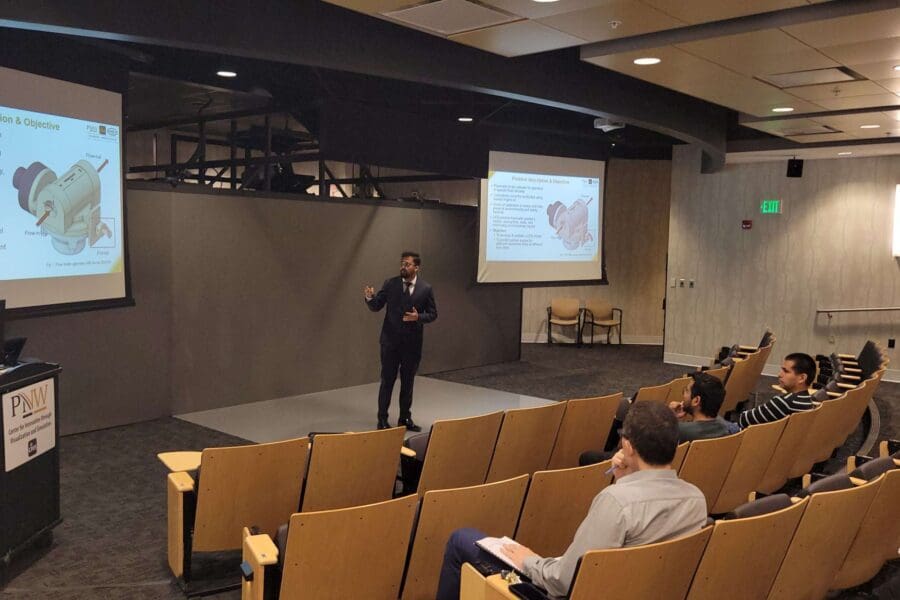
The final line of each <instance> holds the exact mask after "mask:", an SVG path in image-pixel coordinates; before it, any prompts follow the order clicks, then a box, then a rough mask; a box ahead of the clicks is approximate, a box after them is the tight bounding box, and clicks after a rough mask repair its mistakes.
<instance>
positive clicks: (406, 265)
mask: <svg viewBox="0 0 900 600" xmlns="http://www.w3.org/2000/svg"><path fill="white" fill-rule="evenodd" d="M400 266H401V267H414V266H416V263H414V262H409V261H405V260H401V261H400Z"/></svg>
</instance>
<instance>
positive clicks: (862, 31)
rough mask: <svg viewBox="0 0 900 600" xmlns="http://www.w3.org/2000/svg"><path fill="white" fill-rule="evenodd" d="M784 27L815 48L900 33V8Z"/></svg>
mask: <svg viewBox="0 0 900 600" xmlns="http://www.w3.org/2000/svg"><path fill="white" fill-rule="evenodd" d="M782 29H783V30H784V31H786V32H787V33H789V34H791V35H792V36H794V37H795V38H797V39H798V40H801V41H803V42H805V43H807V44H809V45H810V46H812V47H814V48H822V47H824V46H838V45H844V44H856V43H859V42H867V41H870V40H877V39H884V38H890V37H895V36H897V35H898V34H900V33H898V32H900V8H895V9H891V10H880V11H877V12H871V13H865V14H859V15H852V16H849V17H839V18H837V19H827V20H825V21H815V22H812V23H803V24H802V25H791V26H789V27H782Z"/></svg>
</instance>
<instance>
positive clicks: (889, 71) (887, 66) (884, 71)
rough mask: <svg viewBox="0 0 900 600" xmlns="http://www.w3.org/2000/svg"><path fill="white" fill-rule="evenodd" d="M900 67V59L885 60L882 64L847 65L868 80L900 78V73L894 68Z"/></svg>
mask: <svg viewBox="0 0 900 600" xmlns="http://www.w3.org/2000/svg"><path fill="white" fill-rule="evenodd" d="M897 65H900V59H896V58H895V59H893V60H883V61H880V62H874V63H866V64H864V65H861V64H854V63H851V64H849V65H847V66H848V67H850V68H851V69H853V70H854V71H856V72H857V73H859V74H860V75H862V76H863V77H867V78H868V79H873V80H874V79H891V78H897V77H900V71H895V70H894V67H895V66H897Z"/></svg>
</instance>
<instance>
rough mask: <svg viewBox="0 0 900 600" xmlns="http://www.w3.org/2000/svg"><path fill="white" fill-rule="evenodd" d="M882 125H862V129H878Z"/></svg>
mask: <svg viewBox="0 0 900 600" xmlns="http://www.w3.org/2000/svg"><path fill="white" fill-rule="evenodd" d="M879 127H881V125H860V126H859V128H860V129H878V128H879Z"/></svg>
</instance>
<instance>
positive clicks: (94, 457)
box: [0, 345, 900, 600]
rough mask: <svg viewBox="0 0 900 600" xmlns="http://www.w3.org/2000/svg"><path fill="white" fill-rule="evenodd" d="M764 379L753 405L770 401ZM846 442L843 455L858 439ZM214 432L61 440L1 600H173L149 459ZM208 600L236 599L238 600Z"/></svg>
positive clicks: (896, 390)
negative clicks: (37, 514) (45, 502)
mask: <svg viewBox="0 0 900 600" xmlns="http://www.w3.org/2000/svg"><path fill="white" fill-rule="evenodd" d="M684 371H685V368H684V367H679V366H672V365H664V364H662V350H661V348H659V347H652V346H625V347H622V348H616V347H603V346H595V347H594V348H574V347H566V346H551V347H547V346H544V345H524V346H523V348H522V360H521V361H518V362H512V363H505V364H501V365H492V366H486V367H478V368H474V369H465V370H462V371H453V372H447V373H440V374H437V375H432V376H435V377H439V378H441V379H446V380H449V381H457V382H460V383H467V384H470V385H479V386H483V387H489V388H494V389H500V390H505V391H510V392H515V393H523V394H529V395H534V396H540V397H545V398H553V399H565V398H576V397H585V396H592V395H600V394H606V393H610V392H615V391H619V390H622V391H624V392H625V393H626V395H631V394H633V393H634V392H635V391H636V390H637V388H638V387H640V386H641V385H652V384H657V383H663V382H665V381H667V380H669V379H671V378H672V377H675V376H677V375H680V374H681V373H682V372H684ZM772 381H774V380H773V379H769V378H767V379H766V380H765V381H763V382H761V383H760V386H759V390H760V392H761V394H760V398H761V399H763V398H765V397H768V394H770V393H771V390H770V388H769V385H770V384H771V383H772ZM878 405H879V408H880V412H881V414H882V418H883V422H882V425H883V428H882V437H884V436H887V435H889V436H891V437H895V438H896V437H897V431H898V423H897V421H898V414H900V411H898V408H897V407H898V406H900V385H898V384H883V385H882V387H881V388H880V390H879V393H878ZM854 435H855V438H854V437H851V439H850V440H848V443H847V448H846V449H845V450H844V452H849V451H852V450H851V448H853V447H854V445H858V443H859V440H860V439H861V438H862V435H861V432H858V433H857V434H854ZM243 442H244V441H243V440H241V439H239V438H235V437H232V436H229V435H226V434H223V433H220V432H217V431H213V430H210V429H206V428H204V427H200V426H198V425H194V424H191V423H188V422H185V421H181V420H178V419H172V418H166V419H159V420H155V421H149V422H146V423H139V424H135V425H129V426H126V427H117V428H114V429H108V430H104V431H96V432H92V433H86V434H81V435H75V436H69V437H65V438H63V439H62V440H60V460H61V498H62V515H63V523H62V524H61V525H60V526H59V527H57V528H56V529H55V530H54V533H53V538H52V542H51V543H50V545H49V547H45V548H39V549H36V550H34V551H32V552H30V553H28V554H26V555H25V556H22V557H21V558H20V560H17V561H16V562H15V563H14V564H13V567H12V570H11V572H10V573H8V576H9V582H8V584H7V586H6V587H5V588H4V589H3V590H2V591H0V598H3V599H4V600H5V599H7V598H9V599H13V598H17V599H18V598H23V599H24V598H28V599H32V598H35V599H38V598H39V599H51V600H56V599H59V600H82V599H85V600H86V599H95V598H110V599H129V600H130V599H151V598H152V599H172V600H176V599H181V598H184V595H183V593H182V591H181V590H180V589H179V588H178V586H177V585H176V584H175V583H174V579H173V578H172V576H171V574H170V572H169V569H168V566H167V565H166V525H165V518H166V502H165V492H166V490H165V480H166V469H165V468H164V467H163V466H162V464H160V463H159V462H158V461H157V459H156V457H155V455H156V453H158V452H163V451H167V450H188V449H196V450H200V449H202V448H204V447H209V446H222V445H233V444H239V443H243ZM896 562H897V561H894V564H891V565H888V566H887V567H885V569H883V570H882V573H881V574H879V576H878V577H877V578H876V580H875V581H874V582H873V585H872V586H870V587H871V588H876V589H877V590H878V591H877V595H872V594H870V593H869V591H867V592H865V593H867V594H868V595H862V594H863V592H858V591H853V592H845V593H843V594H841V595H839V596H836V597H839V598H847V599H849V598H895V597H896V598H900V594H898V595H893V594H895V593H897V592H894V593H892V592H890V591H887V590H888V589H889V588H890V587H891V586H893V587H894V588H895V589H896V588H897V587H898V586H900V568H898V565H897V564H896ZM209 597H210V598H214V599H220V600H225V599H228V600H236V599H237V598H239V597H240V592H239V591H237V590H235V591H232V592H225V593H220V594H217V595H214V596H209Z"/></svg>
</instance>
